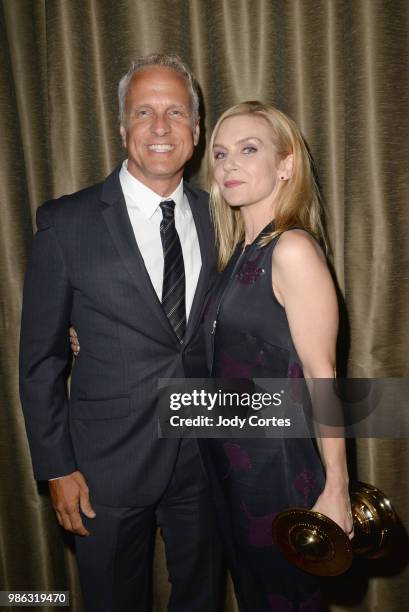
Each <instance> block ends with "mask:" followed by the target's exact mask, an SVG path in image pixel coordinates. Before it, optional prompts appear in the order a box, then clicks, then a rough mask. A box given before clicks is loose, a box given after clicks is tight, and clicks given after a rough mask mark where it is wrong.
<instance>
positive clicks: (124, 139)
mask: <svg viewBox="0 0 409 612" xmlns="http://www.w3.org/2000/svg"><path fill="white" fill-rule="evenodd" d="M119 133H120V134H121V141H122V146H123V148H124V149H126V129H125V128H124V126H123V125H122V123H121V125H120V126H119Z"/></svg>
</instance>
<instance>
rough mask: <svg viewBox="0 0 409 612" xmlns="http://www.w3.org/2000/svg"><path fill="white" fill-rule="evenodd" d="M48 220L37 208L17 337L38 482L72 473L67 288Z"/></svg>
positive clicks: (69, 300)
mask: <svg viewBox="0 0 409 612" xmlns="http://www.w3.org/2000/svg"><path fill="white" fill-rule="evenodd" d="M50 218H51V215H50V211H49V210H48V207H47V205H44V206H43V207H41V208H40V209H38V211H37V228H38V230H37V233H36V235H35V236H34V240H33V246H32V251H31V256H30V259H29V262H28V269H27V273H26V278H25V282H24V293H23V312H22V321H21V337H20V397H21V403H22V407H23V413H24V418H25V423H26V430H27V437H28V441H29V445H30V450H31V458H32V462H33V469H34V476H35V477H36V478H37V480H46V479H49V478H54V477H57V476H63V475H65V474H69V473H71V472H73V471H74V470H76V469H77V467H76V462H75V457H74V452H73V448H72V443H71V438H70V432H69V423H68V397H67V388H66V382H67V375H68V364H69V357H70V345H69V338H68V328H69V322H70V313H71V305H72V287H71V285H70V282H69V279H68V275H67V269H66V265H65V263H64V259H63V256H62V251H61V247H60V245H59V243H58V240H57V235H56V231H55V229H54V227H53V225H52V223H51V221H50Z"/></svg>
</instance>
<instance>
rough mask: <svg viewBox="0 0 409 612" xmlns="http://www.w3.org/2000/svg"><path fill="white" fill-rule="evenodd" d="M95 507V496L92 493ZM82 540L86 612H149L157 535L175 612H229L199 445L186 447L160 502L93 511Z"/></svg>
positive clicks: (80, 559) (185, 443)
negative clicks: (157, 533) (158, 533)
mask: <svg viewBox="0 0 409 612" xmlns="http://www.w3.org/2000/svg"><path fill="white" fill-rule="evenodd" d="M91 500H92V491H91ZM94 510H95V512H96V517H95V518H94V519H88V518H87V517H85V516H83V520H84V524H85V526H86V528H87V529H88V530H89V531H90V535H89V536H88V537H81V536H76V538H75V548H76V556H77V562H78V568H79V574H80V580H81V586H82V592H83V599H84V606H85V611H86V612H150V611H151V610H152V597H151V595H152V594H151V575H152V555H153V544H154V535H155V528H156V526H159V527H160V529H161V533H162V536H163V539H164V543H165V550H166V561H167V567H168V573H169V580H170V583H171V586H172V590H171V596H170V600H169V604H168V610H169V611H170V612H219V610H222V600H223V584H224V575H222V569H221V566H222V564H221V548H220V541H219V536H218V533H217V527H216V524H215V519H214V511H213V509H212V507H211V503H210V497H209V491H208V484H207V480H206V476H205V474H204V471H203V467H202V464H201V460H200V457H199V453H198V448H197V442H196V440H187V439H186V440H182V442H181V444H180V449H179V453H178V457H177V460H176V464H175V468H174V470H173V473H172V477H171V480H170V482H169V484H168V487H167V489H166V491H165V492H164V494H163V495H162V497H161V498H160V499H159V500H158V501H157V503H155V504H152V505H151V506H145V507H132V508H118V507H112V506H111V507H108V506H102V505H94Z"/></svg>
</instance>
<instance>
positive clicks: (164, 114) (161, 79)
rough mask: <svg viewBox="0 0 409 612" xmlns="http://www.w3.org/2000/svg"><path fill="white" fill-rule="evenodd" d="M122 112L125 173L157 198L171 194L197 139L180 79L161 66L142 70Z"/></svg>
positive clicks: (133, 83) (176, 74)
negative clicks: (123, 117) (127, 171)
mask: <svg viewBox="0 0 409 612" xmlns="http://www.w3.org/2000/svg"><path fill="white" fill-rule="evenodd" d="M125 110H126V117H127V125H126V126H124V125H121V127H120V132H121V137H122V144H123V146H124V147H126V148H127V149H128V170H129V172H130V173H131V174H133V176H135V178H137V179H138V180H140V181H141V182H142V183H144V184H145V185H146V186H147V187H149V188H150V189H152V190H153V191H155V192H156V193H158V194H159V195H162V196H167V195H169V194H171V193H172V191H174V190H175V189H176V187H177V186H178V184H179V182H180V179H181V178H182V175H183V170H184V167H185V164H186V162H187V161H188V160H189V159H190V158H191V157H192V155H193V149H194V147H195V146H196V145H197V142H198V140H199V126H198V124H196V125H193V121H192V108H191V98H190V95H189V92H188V89H187V86H186V83H185V81H184V79H183V77H182V76H180V75H179V74H178V73H177V72H175V71H174V70H171V69H169V68H165V67H163V66H149V67H147V68H144V69H143V70H141V71H140V72H137V73H136V74H135V75H134V77H133V78H132V80H131V82H130V84H129V89H128V95H127V97H126V105H125Z"/></svg>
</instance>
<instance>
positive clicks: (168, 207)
mask: <svg viewBox="0 0 409 612" xmlns="http://www.w3.org/2000/svg"><path fill="white" fill-rule="evenodd" d="M159 206H160V207H161V210H162V216H163V219H164V221H168V222H169V221H173V219H174V218H175V202H174V201H173V200H164V201H163V202H161V203H160V204H159Z"/></svg>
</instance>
